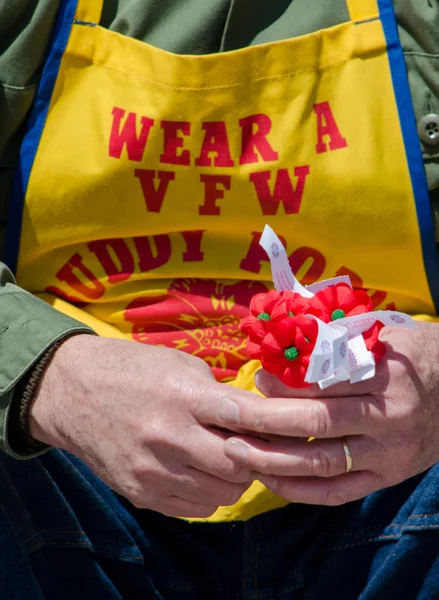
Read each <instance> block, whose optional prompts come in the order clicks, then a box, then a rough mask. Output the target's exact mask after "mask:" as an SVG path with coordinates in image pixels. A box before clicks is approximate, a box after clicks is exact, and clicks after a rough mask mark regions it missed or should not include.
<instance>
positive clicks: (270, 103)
mask: <svg viewBox="0 0 439 600" xmlns="http://www.w3.org/2000/svg"><path fill="white" fill-rule="evenodd" d="M348 4H349V8H350V10H351V15H352V18H353V19H354V20H358V19H360V20H361V19H363V18H365V17H368V16H369V15H372V14H376V2H375V1H374V0H369V1H367V2H366V1H364V3H362V2H354V1H352V0H351V1H349V2H348ZM100 7H101V3H99V2H93V1H87V2H85V1H84V2H81V3H80V7H79V9H78V16H80V17H81V20H90V19H96V15H97V14H98V13H99V9H100ZM374 11H375V13H374ZM377 82H379V85H377V84H376V83H377ZM123 138H124V139H125V141H124V139H123ZM127 140H128V141H127ZM164 190H166V193H165V194H163V195H162V196H160V193H161V192H163V191H164ZM383 199H385V201H383ZM266 223H268V224H269V225H270V226H271V227H272V228H273V229H274V230H275V231H276V232H277V233H278V235H280V236H282V238H283V239H284V241H285V243H286V247H287V251H288V253H289V255H290V262H291V264H292V267H293V269H294V270H295V271H296V273H297V274H298V276H299V278H300V279H302V281H304V282H305V283H308V284H309V283H312V282H314V281H316V280H320V279H326V278H329V277H333V276H335V275H337V274H343V273H347V274H350V275H351V277H352V280H353V283H354V285H357V286H363V287H364V288H366V289H367V290H368V291H369V293H370V294H371V296H372V299H373V301H374V305H375V308H388V307H392V308H393V307H396V308H397V309H399V310H401V311H404V312H409V313H412V314H413V313H416V312H418V313H424V314H425V315H427V317H426V318H427V319H430V318H432V315H434V308H433V304H432V299H431V297H430V292H429V288H428V284H427V280H426V276H425V272H424V267H423V260H422V253H421V242H420V235H419V229H418V223H417V217H416V210H415V204H414V199H413V193H412V187H411V181H410V176H409V171H408V167H407V160H406V155H405V150H404V144H403V139H402V134H401V129H400V124H399V119H398V114H397V109H396V103H395V97H394V92H393V87H392V81H391V75H390V71H389V63H388V57H387V54H386V44H385V38H384V34H383V29H382V25H381V23H380V21H379V20H373V21H367V22H364V23H362V24H360V25H358V24H357V25H355V24H354V23H352V22H351V23H346V24H343V25H339V26H337V27H333V28H331V29H328V30H324V31H320V32H318V33H314V34H310V35H307V36H304V37H300V38H296V39H291V40H286V41H283V42H276V43H269V44H264V45H261V46H256V47H251V48H246V49H243V50H237V51H233V52H228V53H225V54H220V55H209V56H177V55H173V54H170V53H168V52H165V51H163V50H159V49H156V48H153V47H151V46H149V45H147V44H144V43H141V42H139V41H136V40H133V39H128V38H125V37H124V36H122V35H119V34H116V33H113V32H110V31H107V30H104V29H102V28H99V27H86V26H83V25H80V24H75V25H74V26H73V29H72V32H71V35H70V38H69V42H68V46H67V50H66V53H65V55H64V57H63V60H62V63H61V68H60V72H59V76H58V79H57V83H56V87H55V90H54V93H53V96H52V99H51V103H50V107H49V112H48V117H47V122H46V125H45V128H44V131H43V135H42V138H41V142H40V146H39V149H38V152H37V155H36V158H35V161H34V166H33V170H32V173H31V177H30V180H29V186H28V190H27V194H26V205H25V211H24V217H23V225H22V236H21V246H20V256H19V267H18V280H19V283H20V284H21V285H23V286H24V287H25V288H27V289H28V290H30V291H31V292H33V293H35V294H39V295H42V294H43V297H44V298H45V299H46V300H47V301H49V302H51V303H52V304H53V305H54V306H55V307H56V308H59V309H60V310H62V311H63V312H66V313H69V314H71V315H72V316H74V317H76V318H79V319H81V320H83V321H84V322H87V323H88V324H90V325H92V326H93V327H94V328H95V329H96V331H98V332H99V333H100V334H102V335H107V336H114V337H121V336H122V337H126V338H128V339H134V340H137V341H139V342H144V343H152V344H165V345H168V346H171V347H174V348H178V349H181V350H184V351H187V352H191V353H193V354H195V355H197V356H201V357H202V358H204V360H206V361H207V362H208V363H209V364H210V365H211V367H212V368H213V370H214V372H215V374H216V376H217V377H218V379H220V380H223V381H229V382H230V383H231V384H233V385H237V386H239V387H242V388H245V389H252V386H253V373H254V369H255V364H254V363H247V357H246V350H245V340H244V338H243V337H242V335H241V334H240V333H239V320H240V318H241V317H242V316H244V315H245V314H246V312H247V308H246V307H247V306H248V302H249V299H250V297H251V295H252V294H254V293H257V292H259V291H264V290H266V289H268V287H269V286H270V279H271V277H270V268H269V263H268V261H267V260H266V257H265V255H264V253H263V252H262V251H261V250H260V248H259V246H258V240H259V236H260V234H261V232H262V230H263V228H264V225H265V224H266ZM261 401H263V399H261ZM284 503H285V502H284V501H283V500H281V499H279V498H277V497H275V496H273V494H271V493H270V492H268V491H267V490H266V489H265V488H264V487H263V486H262V485H260V484H254V486H253V487H252V488H251V489H250V490H249V492H247V494H245V496H244V497H243V498H242V499H241V501H240V502H239V503H238V504H237V505H236V506H234V507H232V508H230V507H229V508H224V509H220V510H219V511H218V512H217V513H216V514H215V515H214V516H213V517H212V519H211V520H230V519H246V518H248V517H250V516H251V515H254V514H258V513H260V512H264V511H265V510H269V509H271V508H274V507H276V506H282V505H283V504H284Z"/></svg>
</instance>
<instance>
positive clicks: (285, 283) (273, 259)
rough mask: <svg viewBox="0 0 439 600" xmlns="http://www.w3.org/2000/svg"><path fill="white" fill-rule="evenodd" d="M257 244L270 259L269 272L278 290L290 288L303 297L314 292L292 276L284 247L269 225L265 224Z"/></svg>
mask: <svg viewBox="0 0 439 600" xmlns="http://www.w3.org/2000/svg"><path fill="white" fill-rule="evenodd" d="M259 244H260V245H261V246H262V247H263V249H264V250H265V252H266V253H267V255H268V258H269V259H270V264H271V273H272V276H273V283H274V287H275V288H276V290H277V291H278V292H285V291H286V290H290V291H292V292H296V294H300V295H301V296H303V297H304V298H312V297H313V295H314V294H312V293H311V292H309V291H308V290H307V289H306V288H305V287H304V286H303V285H302V284H301V283H300V282H299V281H298V280H297V279H296V278H295V277H294V275H293V272H292V270H291V267H290V263H289V262H288V256H287V253H286V251H285V248H284V246H283V244H282V242H281V241H280V239H279V238H278V237H277V235H276V234H275V233H274V231H273V230H272V229H271V227H269V225H265V228H264V231H263V233H262V236H261V239H260V241H259Z"/></svg>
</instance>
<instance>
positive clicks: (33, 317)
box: [0, 0, 439, 456]
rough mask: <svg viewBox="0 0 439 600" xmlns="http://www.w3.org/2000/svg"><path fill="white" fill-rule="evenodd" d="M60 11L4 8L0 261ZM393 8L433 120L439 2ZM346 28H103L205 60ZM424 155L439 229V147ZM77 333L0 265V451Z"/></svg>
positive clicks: (332, 8)
mask: <svg viewBox="0 0 439 600" xmlns="http://www.w3.org/2000/svg"><path fill="white" fill-rule="evenodd" d="M59 4H60V0H0V252H1V250H2V249H3V247H4V237H5V229H6V222H7V212H8V198H9V194H10V189H11V183H12V179H13V176H14V169H15V167H16V164H17V160H18V154H19V150H20V145H21V143H22V139H23V135H24V130H25V127H26V119H27V117H28V115H29V111H30V108H31V106H32V102H33V100H34V98H35V94H36V90H37V86H38V82H39V77H40V74H41V69H42V65H43V64H44V59H45V54H46V52H47V48H48V45H49V43H50V36H51V33H52V29H53V26H54V22H55V18H56V14H57V10H58V7H59ZM394 6H395V11H396V16H397V21H398V26H399V34H400V38H401V42H402V45H403V48H404V51H405V58H406V64H407V68H408V74H409V81H410V88H411V92H412V99H413V104H414V108H415V113H416V118H417V119H418V120H419V119H421V118H422V116H423V115H425V114H428V113H439V2H438V1H437V0H422V1H421V0H394ZM346 20H348V13H347V9H346V2H345V0H278V1H277V2H267V1H266V0H208V1H206V0H105V3H104V9H103V13H102V19H101V25H102V26H104V27H108V28H110V29H113V30H115V31H118V32H120V33H123V34H125V35H128V36H132V37H135V38H137V39H140V40H143V41H147V42H148V43H149V44H152V45H155V46H158V47H160V48H163V49H165V50H168V51H171V52H175V53H184V54H209V53H214V52H224V51H228V50H232V49H236V48H241V47H244V46H249V45H254V44H261V43H264V42H269V41H275V40H280V39H286V38H290V37H294V36H298V35H303V34H306V33H310V32H312V31H317V30H319V29H322V28H325V27H331V26H334V25H337V24H339V23H342V22H344V21H346ZM422 150H423V156H424V161H425V168H426V173H427V179H428V183H429V188H430V191H431V201H432V209H433V212H434V215H435V220H436V222H437V223H438V224H439V144H438V145H437V146H426V145H422ZM437 230H439V227H437ZM0 256H1V254H0ZM75 330H76V331H84V330H87V329H86V328H85V327H84V326H83V325H82V324H80V323H78V322H76V321H74V320H73V319H71V318H69V317H67V316H65V315H62V314H61V313H59V312H58V311H56V310H54V309H53V308H51V307H49V306H48V305H46V304H45V303H44V302H42V301H41V300H38V299H37V298H35V297H33V296H31V295H30V294H28V293H27V292H25V291H24V290H22V289H20V288H19V287H17V286H16V285H14V280H13V277H12V275H11V273H10V272H9V270H8V269H7V268H6V267H5V266H4V265H2V264H1V263H0V448H3V449H4V450H6V451H7V452H9V453H11V454H13V455H16V454H15V453H14V452H13V451H12V450H11V448H10V447H9V443H8V435H7V430H8V410H9V407H10V404H11V400H12V397H13V393H14V386H15V385H16V383H17V381H19V380H20V378H21V377H22V376H23V375H24V373H26V371H27V370H28V369H30V368H31V367H32V365H33V364H34V363H35V362H36V361H37V360H38V358H39V357H40V356H41V355H42V354H43V353H44V352H45V351H46V349H47V348H49V347H50V346H51V345H52V344H53V343H54V342H56V341H57V340H59V339H61V338H62V337H63V336H65V335H66V334H67V333H69V332H70V331H75ZM30 455H31V453H29V456H30Z"/></svg>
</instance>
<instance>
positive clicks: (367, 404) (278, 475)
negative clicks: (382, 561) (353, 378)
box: [225, 324, 439, 505]
mask: <svg viewBox="0 0 439 600" xmlns="http://www.w3.org/2000/svg"><path fill="white" fill-rule="evenodd" d="M380 339H381V340H382V341H383V342H385V344H386V346H387V350H386V355H385V357H384V359H383V360H382V361H381V362H380V363H379V364H378V366H377V370H376V375H375V377H374V378H373V379H371V380H368V381H365V382H361V383H358V384H354V385H351V384H349V383H343V384H339V385H337V386H334V387H330V388H328V389H326V390H323V391H320V390H319V389H318V388H317V386H313V387H311V388H306V389H301V390H299V389H297V390H294V389H291V388H288V387H287V386H285V385H284V384H282V383H281V382H280V381H279V380H278V379H277V378H276V377H275V376H273V375H270V374H269V373H267V372H265V371H260V372H259V373H258V374H257V375H258V377H257V380H258V381H257V384H258V387H259V389H260V390H261V391H262V393H264V394H265V395H266V396H267V397H268V398H267V399H266V400H265V402H267V403H268V405H269V406H270V407H271V410H270V411H267V413H266V414H265V415H264V418H261V421H260V423H259V431H260V432H261V438H262V439H259V440H255V438H251V437H246V436H240V437H239V438H238V437H236V436H235V437H229V439H228V440H227V441H226V442H225V452H226V455H227V456H228V457H229V458H231V459H233V460H235V461H236V464H237V465H245V466H247V467H249V468H250V469H252V470H253V471H256V472H258V473H260V474H261V475H260V476H259V479H260V480H261V481H262V482H263V483H265V484H266V485H267V487H269V488H270V489H272V490H273V491H275V492H276V493H277V494H278V495H280V496H282V497H284V498H286V499H288V500H290V501H292V502H301V503H307V504H322V505H339V504H343V503H345V502H349V501H351V500H356V499H358V498H362V497H363V496H366V495H367V494H370V493H371V492H373V491H375V490H378V489H381V488H385V487H387V486H391V485H395V484H397V483H400V482H402V481H404V480H405V479H408V478H409V477H412V476H414V475H416V474H418V473H420V472H422V471H424V470H425V469H427V468H429V467H430V466H431V465H433V464H434V463H435V462H437V461H439V433H438V432H439V325H436V324H428V325H427V324H420V326H419V329H417V330H415V331H412V330H405V329H399V328H398V329H396V328H395V329H391V328H385V329H383V330H382V332H381V335H380ZM279 397H283V399H279ZM251 419H252V417H251V416H250V415H249V416H248V418H247V415H246V412H245V410H244V411H243V410H241V420H240V424H241V426H242V427H246V426H248V425H250V423H251ZM310 437H314V438H317V439H315V440H313V441H311V442H308V441H307V440H308V438H310ZM340 438H345V439H346V441H347V443H348V445H349V447H350V451H351V454H352V459H353V469H352V472H350V473H346V472H345V470H346V456H345V453H344V450H343V445H342V442H341V441H340Z"/></svg>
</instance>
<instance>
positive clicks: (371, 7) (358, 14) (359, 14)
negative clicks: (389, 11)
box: [346, 0, 380, 21]
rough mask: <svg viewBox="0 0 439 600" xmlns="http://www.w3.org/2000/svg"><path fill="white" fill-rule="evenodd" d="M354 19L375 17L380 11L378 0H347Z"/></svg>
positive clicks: (361, 19) (350, 14)
mask: <svg viewBox="0 0 439 600" xmlns="http://www.w3.org/2000/svg"><path fill="white" fill-rule="evenodd" d="M346 3H347V5H348V10H349V16H350V17H351V19H352V21H363V20H365V19H373V18H374V17H377V16H378V15H379V13H380V11H379V8H378V0H346Z"/></svg>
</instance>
